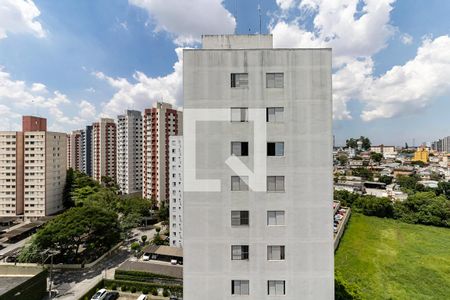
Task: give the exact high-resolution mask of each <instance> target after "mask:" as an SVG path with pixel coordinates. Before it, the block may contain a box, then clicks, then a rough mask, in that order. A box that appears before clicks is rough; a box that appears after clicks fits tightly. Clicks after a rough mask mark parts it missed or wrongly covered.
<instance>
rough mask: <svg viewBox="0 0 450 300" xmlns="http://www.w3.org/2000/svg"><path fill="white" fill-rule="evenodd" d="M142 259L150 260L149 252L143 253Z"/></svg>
mask: <svg viewBox="0 0 450 300" xmlns="http://www.w3.org/2000/svg"><path fill="white" fill-rule="evenodd" d="M142 260H143V261H147V260H150V253H148V252H146V253H144V255H142Z"/></svg>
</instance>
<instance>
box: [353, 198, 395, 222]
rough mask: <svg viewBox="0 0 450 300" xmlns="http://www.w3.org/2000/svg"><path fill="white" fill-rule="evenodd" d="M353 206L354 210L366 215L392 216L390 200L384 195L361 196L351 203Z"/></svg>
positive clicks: (392, 210) (392, 209)
mask: <svg viewBox="0 0 450 300" xmlns="http://www.w3.org/2000/svg"><path fill="white" fill-rule="evenodd" d="M353 207H354V208H355V210H356V211H360V212H361V213H363V214H364V215H366V216H377V217H381V218H385V217H387V218H392V217H393V215H394V208H393V206H392V202H391V200H390V199H389V198H386V197H382V198H380V197H375V196H371V195H366V196H361V197H359V198H358V199H357V200H356V201H355V202H354V203H353Z"/></svg>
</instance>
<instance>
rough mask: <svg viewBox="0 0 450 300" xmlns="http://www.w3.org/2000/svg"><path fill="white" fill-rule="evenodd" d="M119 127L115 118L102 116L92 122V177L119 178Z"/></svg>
mask: <svg viewBox="0 0 450 300" xmlns="http://www.w3.org/2000/svg"><path fill="white" fill-rule="evenodd" d="M116 138H117V128H116V123H114V120H113V119H108V118H102V119H100V121H99V122H95V123H93V124H92V177H93V178H94V179H95V180H97V181H101V179H102V177H103V176H107V177H111V178H112V179H113V180H116V179H117V176H116V175H117V157H116V155H117V149H116Z"/></svg>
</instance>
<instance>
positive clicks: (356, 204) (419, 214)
mask: <svg viewBox="0 0 450 300" xmlns="http://www.w3.org/2000/svg"><path fill="white" fill-rule="evenodd" d="M408 180H410V179H408ZM413 180H414V179H413ZM417 186H419V185H418V184H417V185H416V187H417ZM334 195H335V199H336V200H339V201H341V204H342V205H343V206H350V207H351V208H352V209H353V210H355V211H356V212H360V213H362V214H364V215H366V216H376V217H381V218H394V219H399V220H400V221H403V222H406V223H412V224H424V225H433V226H440V227H450V201H449V200H447V197H446V195H444V194H443V193H442V194H441V195H440V196H436V193H435V192H416V193H415V194H412V195H410V196H409V197H408V198H407V199H406V200H405V201H403V202H395V203H392V202H391V200H390V199H389V198H378V197H375V196H370V195H365V196H360V195H358V194H354V193H350V192H347V191H335V193H334Z"/></svg>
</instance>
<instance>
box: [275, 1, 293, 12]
mask: <svg viewBox="0 0 450 300" xmlns="http://www.w3.org/2000/svg"><path fill="white" fill-rule="evenodd" d="M276 2H277V5H278V6H279V7H280V8H281V9H282V10H288V9H290V8H292V7H293V6H294V4H295V0H276Z"/></svg>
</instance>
